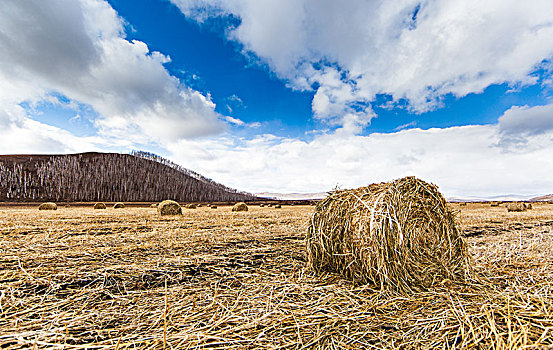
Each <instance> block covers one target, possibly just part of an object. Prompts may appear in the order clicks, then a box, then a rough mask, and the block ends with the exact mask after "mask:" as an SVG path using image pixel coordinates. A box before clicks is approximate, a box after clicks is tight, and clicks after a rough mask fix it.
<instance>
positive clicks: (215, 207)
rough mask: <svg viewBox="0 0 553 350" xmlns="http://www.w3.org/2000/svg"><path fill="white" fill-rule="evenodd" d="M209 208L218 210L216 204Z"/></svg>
mask: <svg viewBox="0 0 553 350" xmlns="http://www.w3.org/2000/svg"><path fill="white" fill-rule="evenodd" d="M209 207H210V208H211V209H217V206H216V205H215V204H211V205H210V206H209Z"/></svg>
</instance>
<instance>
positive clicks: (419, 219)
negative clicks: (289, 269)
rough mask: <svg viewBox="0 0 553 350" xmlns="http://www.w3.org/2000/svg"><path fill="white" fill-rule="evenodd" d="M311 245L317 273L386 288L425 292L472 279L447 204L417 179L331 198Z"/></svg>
mask: <svg viewBox="0 0 553 350" xmlns="http://www.w3.org/2000/svg"><path fill="white" fill-rule="evenodd" d="M306 244H307V254H308V262H309V265H310V266H311V268H313V269H314V270H315V271H317V272H322V271H328V272H336V273H339V274H341V275H342V276H344V277H346V278H348V279H350V280H353V281H355V282H359V283H370V284H374V285H375V286H376V287H377V288H380V289H391V290H397V291H420V290H426V289H427V288H429V287H431V286H433V285H436V284H440V283H442V282H444V281H463V280H466V279H467V278H468V277H470V276H471V267H470V255H469V253H468V250H467V246H466V243H465V241H464V240H463V238H462V237H461V235H460V232H459V229H458V227H457V223H456V219H455V217H454V215H453V213H452V212H451V211H450V210H449V209H448V206H447V203H446V201H445V199H444V197H443V196H442V195H441V194H440V192H439V191H438V188H437V187H436V186H435V185H433V184H429V183H426V182H424V181H422V180H419V179H417V178H415V177H406V178H403V179H399V180H396V181H392V182H385V183H379V184H373V185H370V186H367V187H361V188H358V189H355V190H342V191H335V192H333V193H332V194H330V195H329V196H328V197H327V198H326V199H324V200H323V201H321V202H319V204H318V205H317V206H316V208H315V213H314V214H313V217H312V218H311V222H310V224H309V227H308V231H307V240H306Z"/></svg>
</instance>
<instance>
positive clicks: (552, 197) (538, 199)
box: [530, 194, 553, 202]
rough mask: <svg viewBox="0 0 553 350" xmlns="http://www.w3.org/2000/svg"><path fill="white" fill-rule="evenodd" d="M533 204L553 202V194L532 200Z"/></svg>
mask: <svg viewBox="0 0 553 350" xmlns="http://www.w3.org/2000/svg"><path fill="white" fill-rule="evenodd" d="M530 200H531V201H532V202H548V201H553V194H547V195H545V196H539V197H534V198H532V199H530Z"/></svg>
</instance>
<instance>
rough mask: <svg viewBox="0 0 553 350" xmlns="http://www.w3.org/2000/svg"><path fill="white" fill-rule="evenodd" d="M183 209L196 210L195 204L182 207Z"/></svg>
mask: <svg viewBox="0 0 553 350" xmlns="http://www.w3.org/2000/svg"><path fill="white" fill-rule="evenodd" d="M184 209H196V204H192V203H190V204H187V205H185V206H184Z"/></svg>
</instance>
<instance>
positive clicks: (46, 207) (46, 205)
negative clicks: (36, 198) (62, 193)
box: [38, 202, 58, 210]
mask: <svg viewBox="0 0 553 350" xmlns="http://www.w3.org/2000/svg"><path fill="white" fill-rule="evenodd" d="M38 210H58V206H57V205H56V203H52V202H46V203H42V204H41V205H39V206H38Z"/></svg>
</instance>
